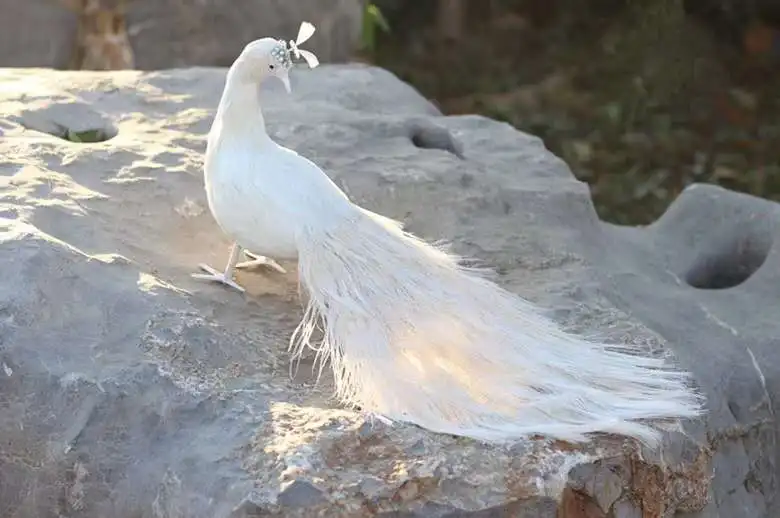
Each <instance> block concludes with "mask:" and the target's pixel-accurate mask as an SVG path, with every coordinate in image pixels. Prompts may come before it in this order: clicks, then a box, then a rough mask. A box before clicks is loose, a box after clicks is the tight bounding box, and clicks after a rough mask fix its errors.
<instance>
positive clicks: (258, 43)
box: [230, 22, 320, 93]
mask: <svg viewBox="0 0 780 518" xmlns="http://www.w3.org/2000/svg"><path fill="white" fill-rule="evenodd" d="M314 31H315V28H314V25H312V24H310V23H309V22H303V23H301V27H300V29H299V30H298V37H297V38H296V39H295V41H293V40H290V41H289V42H285V41H284V40H278V39H275V38H261V39H259V40H254V41H252V42H250V43H248V44H247V46H246V47H244V50H243V51H241V54H240V55H239V56H238V58H237V59H236V61H235V62H234V63H233V65H232V66H231V67H230V69H231V73H232V74H233V76H234V77H237V78H238V80H239V81H246V82H251V83H256V84H259V83H262V82H264V81H265V80H267V79H269V78H272V77H275V78H277V79H279V80H280V81H281V82H282V83H283V84H284V88H285V89H286V90H287V92H288V93H289V92H290V91H291V89H290V76H289V73H290V69H291V68H292V66H293V58H295V59H300V58H303V59H304V60H305V61H306V63H307V64H308V65H309V68H314V67H316V66H317V65H319V64H320V62H319V60H318V59H317V56H315V55H314V53H312V52H309V51H308V50H303V49H300V48H298V45H300V44H301V43H303V42H305V41H306V40H308V39H309V38H311V36H312V34H314Z"/></svg>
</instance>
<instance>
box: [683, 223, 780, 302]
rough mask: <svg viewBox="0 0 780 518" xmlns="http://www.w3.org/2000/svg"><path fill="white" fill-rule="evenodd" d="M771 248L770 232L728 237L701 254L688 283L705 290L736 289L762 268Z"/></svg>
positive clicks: (688, 274) (688, 275)
mask: <svg viewBox="0 0 780 518" xmlns="http://www.w3.org/2000/svg"><path fill="white" fill-rule="evenodd" d="M771 248H772V238H771V235H770V234H769V232H766V233H758V232H753V233H748V234H743V235H736V232H735V233H734V234H732V235H728V236H724V237H722V238H720V239H719V240H718V241H717V242H714V243H712V244H711V245H710V246H709V247H707V248H706V249H705V250H703V251H702V252H701V253H699V255H698V257H696V259H695V260H694V262H693V264H692V265H691V267H690V268H689V269H688V272H687V274H686V275H685V282H687V283H688V285H690V286H692V287H694V288H698V289H702V290H724V289H728V288H734V287H736V286H739V285H740V284H742V283H743V282H745V281H747V280H748V279H749V278H750V277H751V276H752V275H753V274H754V273H756V272H757V271H758V269H759V268H761V265H763V264H764V261H766V258H767V256H768V255H769V250H770V249H771Z"/></svg>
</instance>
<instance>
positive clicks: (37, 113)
mask: <svg viewBox="0 0 780 518" xmlns="http://www.w3.org/2000/svg"><path fill="white" fill-rule="evenodd" d="M18 119H19V121H18V122H19V123H20V124H21V125H22V126H24V127H25V128H27V129H30V130H34V131H40V132H41V133H48V134H49V135H53V136H55V137H58V138H61V139H63V140H67V141H69V142H76V143H79V144H90V143H94V142H105V141H107V140H110V139H112V138H114V137H116V136H117V134H118V130H117V128H116V126H114V124H113V123H112V122H111V121H110V120H109V119H108V118H107V117H106V116H104V115H103V114H101V113H99V112H97V111H96V110H94V109H93V108H92V107H91V106H90V105H88V104H86V103H82V102H78V101H75V102H74V101H70V102H58V103H52V104H50V105H48V106H45V107H43V108H39V109H33V110H25V111H24V112H22V114H21V115H20V116H19V117H18Z"/></svg>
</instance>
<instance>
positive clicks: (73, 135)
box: [65, 129, 105, 143]
mask: <svg viewBox="0 0 780 518" xmlns="http://www.w3.org/2000/svg"><path fill="white" fill-rule="evenodd" d="M65 139H66V140H70V141H71V142H78V143H93V142H101V141H103V140H105V139H104V138H103V132H102V131H100V130H86V131H73V130H70V129H69V130H68V132H67V134H66V135H65Z"/></svg>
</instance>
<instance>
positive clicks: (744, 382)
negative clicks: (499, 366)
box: [0, 65, 780, 518]
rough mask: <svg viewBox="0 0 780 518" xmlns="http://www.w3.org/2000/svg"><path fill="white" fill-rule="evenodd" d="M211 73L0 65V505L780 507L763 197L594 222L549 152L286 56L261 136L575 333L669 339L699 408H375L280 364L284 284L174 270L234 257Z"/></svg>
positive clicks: (599, 513)
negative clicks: (654, 412) (342, 400)
mask: <svg viewBox="0 0 780 518" xmlns="http://www.w3.org/2000/svg"><path fill="white" fill-rule="evenodd" d="M224 75H225V71H224V70H223V69H190V70H181V71H166V72H157V73H145V74H144V73H140V72H118V73H87V72H82V73H69V72H45V71H40V70H37V71H32V70H5V71H2V72H1V73H0V121H1V122H0V130H2V131H3V132H4V137H2V138H0V156H2V161H0V175H2V176H3V178H4V181H3V184H2V191H0V196H1V198H0V227H2V233H1V234H0V257H2V260H3V268H2V270H0V401H1V403H0V515H2V516H18V517H49V516H52V517H54V516H68V517H76V518H77V517H94V516H112V517H117V518H124V517H136V516H154V517H165V518H168V517H188V518H201V517H203V518H205V517H209V518H223V517H228V516H231V517H239V516H247V517H248V516H288V517H295V516H386V517H390V516H397V517H398V516H405V517H411V516H419V517H444V516H449V517H454V516H520V517H529V518H530V517H534V518H552V517H555V516H563V517H567V518H577V517H585V516H587V517H589V518H595V517H604V516H609V517H612V518H629V517H637V516H644V517H670V516H678V517H683V516H687V517H689V518H690V517H694V516H695V517H697V518H714V517H735V516H750V517H756V518H761V517H773V516H777V515H778V514H777V513H778V508H777V506H776V504H775V495H776V492H777V483H776V476H777V468H776V466H775V465H776V461H777V447H776V434H777V422H776V419H775V412H776V410H777V398H776V396H777V395H778V394H779V393H780V387H779V386H778V383H780V363H779V362H776V361H774V360H773V358H774V357H775V349H776V347H777V342H778V338H777V336H780V334H779V333H778V331H779V328H780V325H778V318H777V298H778V297H777V286H780V278H779V277H780V257H779V255H780V253H779V252H778V250H777V249H775V248H773V247H772V243H773V239H774V237H775V236H776V235H777V230H776V224H777V222H778V221H780V214H778V207H777V205H775V204H772V203H769V202H767V201H763V200H759V199H754V198H750V197H747V196H744V195H739V194H735V193H731V192H727V191H724V190H722V189H718V188H715V187H705V186H696V187H692V188H690V189H688V190H687V191H685V193H684V194H683V195H682V196H681V197H680V199H679V200H677V202H676V203H675V204H674V206H673V207H672V208H671V209H670V210H669V211H668V213H667V214H666V215H664V217H663V218H662V219H661V220H660V221H658V222H657V223H656V224H654V225H652V226H650V227H647V228H619V227H613V226H610V225H605V224H603V223H601V222H600V221H599V220H598V218H597V216H596V213H595V211H594V209H593V206H592V204H591V201H590V198H589V195H588V189H587V187H586V186H585V185H584V184H582V183H580V182H578V181H576V180H575V179H574V178H573V176H572V174H571V172H570V171H569V169H568V168H567V166H566V165H565V164H564V163H563V162H562V161H561V160H559V159H557V158H556V157H554V156H553V155H552V154H550V153H549V152H547V151H546V150H545V148H544V146H543V145H542V143H541V141H540V140H539V139H537V138H535V137H532V136H528V135H525V134H522V133H519V132H517V131H515V130H514V129H513V128H512V127H510V126H508V125H506V124H500V123H497V122H493V121H490V120H488V119H485V118H482V117H477V116H469V117H443V116H441V115H440V114H439V113H438V112H437V111H436V109H435V108H434V107H433V106H432V105H431V104H430V103H429V102H427V101H426V100H425V99H423V98H422V97H420V96H419V95H418V94H417V93H416V92H415V91H414V90H413V89H411V88H410V87H408V86H407V85H405V84H403V83H401V82H400V81H398V80H397V79H395V78H394V77H393V76H392V75H391V74H389V73H387V72H385V71H382V70H379V69H375V68H368V67H363V66H357V65H350V66H323V67H321V68H317V69H314V70H295V71H294V73H293V89H294V95H292V96H286V95H285V94H284V93H282V89H281V88H280V86H279V85H269V86H268V87H267V88H266V92H265V93H264V95H265V96H266V98H267V103H266V118H267V122H268V126H269V130H270V132H271V133H272V135H273V136H274V137H275V138H276V139H278V140H279V141H280V142H281V143H283V144H285V145H289V146H291V147H293V148H296V149H297V150H299V151H300V152H301V153H303V154H304V155H307V156H309V157H310V158H312V159H313V160H314V161H315V162H317V163H319V164H320V165H321V166H322V167H323V168H324V169H325V170H326V171H327V172H328V173H329V174H331V175H332V177H333V178H334V180H335V181H336V182H337V183H338V184H340V185H341V186H343V188H344V189H345V190H346V191H347V192H348V193H349V194H350V195H351V196H352V197H353V199H355V200H356V201H357V202H359V203H361V204H363V205H364V206H366V207H368V208H370V209H372V210H376V211H378V212H380V213H382V214H386V215H388V216H391V217H395V218H398V219H400V220H402V221H404V222H405V223H406V225H407V227H408V228H409V230H411V231H413V232H415V233H418V234H420V235H422V236H424V237H425V238H428V239H439V238H444V239H448V240H452V241H454V244H455V248H456V251H458V252H460V253H462V254H466V255H470V256H475V257H478V258H480V259H482V260H483V261H485V262H487V263H488V264H490V265H493V266H495V267H496V268H497V270H498V272H499V274H500V282H501V283H502V284H503V285H505V286H506V287H507V288H508V289H511V290H513V291H515V292H517V293H519V294H521V295H523V296H525V297H527V298H529V299H531V300H534V301H536V302H538V303H540V304H543V305H545V306H548V307H550V308H553V309H552V315H553V316H554V317H555V318H556V319H557V320H558V321H560V322H561V323H563V324H564V325H566V326H567V327H568V328H570V329H572V330H580V331H591V332H592V331H599V332H601V333H602V334H604V335H606V336H607V337H609V338H610V339H612V340H615V341H625V340H631V341H633V342H636V343H638V344H643V345H644V346H646V347H648V348H652V349H660V348H663V347H666V346H667V344H668V347H669V348H670V349H672V350H673V351H674V352H675V353H676V355H677V357H678V358H679V360H680V361H681V363H682V364H683V366H685V367H687V368H690V369H693V371H694V373H695V374H696V377H697V380H698V382H699V383H700V384H701V387H702V389H703V390H704V392H705V393H706V394H707V396H708V398H709V406H710V409H711V413H710V415H709V416H708V417H707V419H706V420H703V421H702V422H693V423H686V425H685V431H684V433H681V432H670V433H669V435H668V438H667V439H666V441H665V444H664V447H663V448H662V449H661V451H658V452H654V451H642V450H639V449H638V448H637V447H636V446H635V445H632V444H625V443H624V441H622V440H621V439H620V438H615V437H603V438H600V439H599V440H598V441H596V442H594V443H593V444H591V445H587V446H576V445H570V444H564V443H560V442H554V443H550V442H547V441H544V440H542V439H539V440H534V441H529V442H527V443H522V444H518V445H515V446H512V447H506V448H498V447H490V446H485V445H481V444H477V443H475V442H473V441H469V440H465V439H462V438H454V437H449V436H444V435H437V434H432V433H429V432H426V431H424V430H421V429H418V428H416V427H413V426H405V425H398V426H394V427H390V428H388V427H386V426H383V425H381V424H379V423H374V424H371V423H366V422H364V421H363V419H362V418H361V417H360V416H359V415H358V414H355V413H353V412H350V411H346V410H343V409H340V408H338V407H337V406H336V405H334V404H333V402H332V401H331V400H330V398H329V396H330V394H331V386H330V382H329V380H328V379H327V378H326V379H323V380H322V381H321V384H320V385H317V386H315V385H314V384H313V383H312V377H311V373H310V369H308V368H307V367H308V366H310V364H308V365H303V366H302V367H301V369H300V370H299V371H298V373H297V374H296V375H295V377H293V378H292V379H291V378H290V376H289V375H288V366H289V361H288V355H287V352H286V345H287V339H288V336H289V334H290V332H291V331H292V329H293V328H294V326H295V324H296V323H297V321H298V318H299V315H300V305H299V302H298V300H297V297H296V293H297V286H296V276H295V274H294V273H290V274H288V275H280V274H277V273H274V272H262V271H260V272H242V273H240V274H239V280H240V282H241V283H242V284H243V285H244V286H246V287H247V288H248V294H247V295H246V296H242V295H240V294H238V293H236V292H233V291H229V290H226V289H223V288H222V287H220V286H216V285H210V284H203V283H200V282H198V281H194V280H192V279H191V278H190V277H189V274H190V273H191V272H193V271H195V269H196V265H197V263H199V262H208V263H210V264H213V265H220V264H223V262H224V261H225V259H226V253H227V247H228V244H229V243H228V241H227V240H226V238H225V237H224V236H223V235H222V234H221V233H220V232H219V230H218V229H217V227H216V225H215V223H214V221H213V219H212V218H211V216H210V214H209V213H208V210H207V208H206V204H205V196H204V192H203V187H202V176H201V175H202V171H201V168H202V158H203V157H202V153H203V150H204V147H205V141H204V139H205V134H206V132H207V131H208V128H209V126H210V123H211V117H212V115H213V112H214V109H215V107H216V104H217V100H218V97H219V94H220V92H221V88H222V85H223V81H224ZM25 128H28V129H25ZM95 129H96V130H99V131H96V132H95V131H92V132H91V135H92V136H93V137H94V136H95V135H102V136H105V137H110V136H112V135H115V136H114V137H113V138H112V139H110V140H108V141H106V142H102V143H97V144H87V143H73V142H69V141H66V140H64V139H62V138H60V136H68V135H82V136H83V135H86V134H88V133H90V131H89V130H95ZM288 266H291V268H290V271H291V272H294V265H288ZM715 288H721V289H715ZM564 487H565V490H564ZM480 511H482V512H480ZM501 513H503V514H501ZM556 513H558V514H557V515H556Z"/></svg>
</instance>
